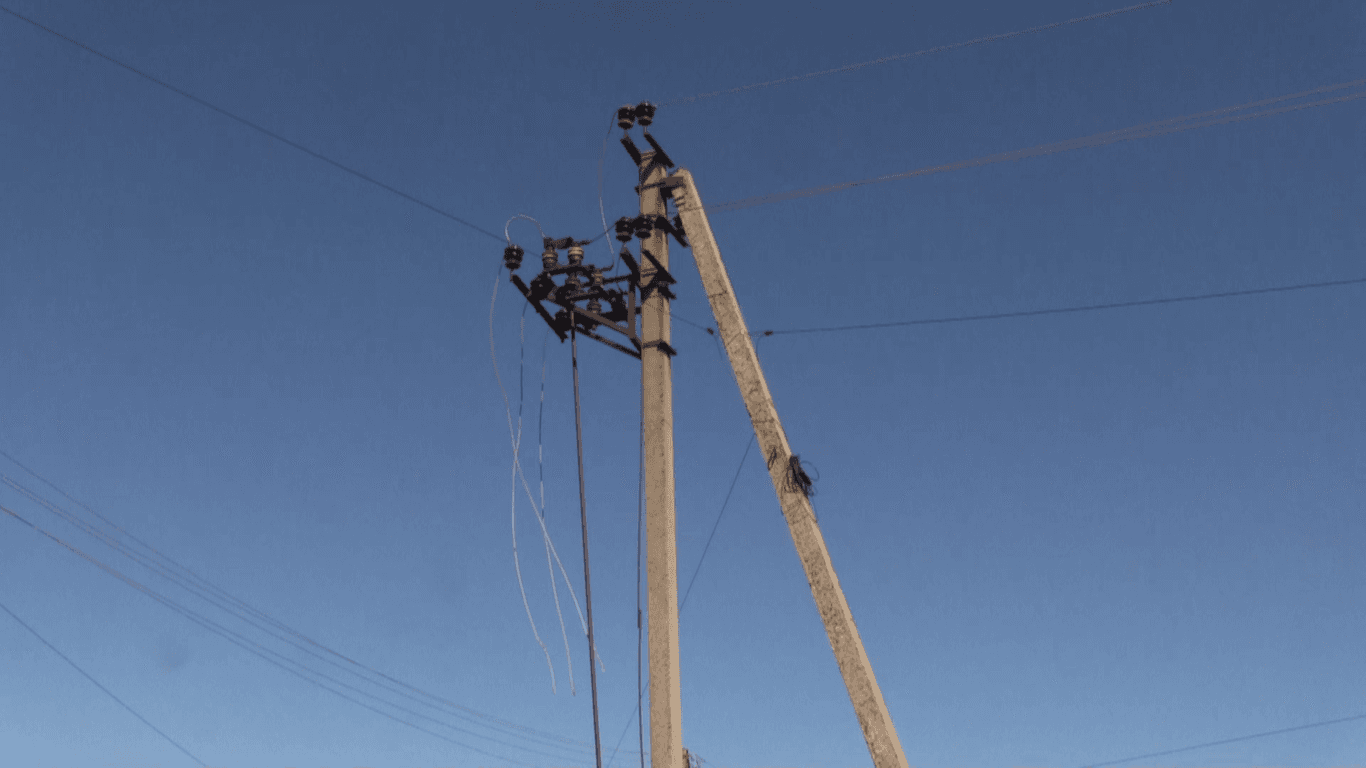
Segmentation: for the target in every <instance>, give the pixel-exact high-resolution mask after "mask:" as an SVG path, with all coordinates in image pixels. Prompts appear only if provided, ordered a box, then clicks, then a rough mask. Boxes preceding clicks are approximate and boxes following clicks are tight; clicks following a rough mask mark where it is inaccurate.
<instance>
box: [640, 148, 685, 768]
mask: <svg viewBox="0 0 1366 768" xmlns="http://www.w3.org/2000/svg"><path fill="white" fill-rule="evenodd" d="M661 155H662V153H658V152H642V153H641V154H640V161H639V163H638V168H639V170H640V213H641V215H642V216H650V217H653V216H663V215H664V213H665V208H664V194H665V193H664V190H663V189H661V188H660V187H659V186H658V185H659V183H660V182H661V181H662V180H663V179H664V176H665V173H666V168H665V166H664V165H663V163H662V162H661V160H662V158H661ZM641 248H642V250H643V251H648V252H649V253H650V254H651V255H653V256H654V260H655V261H656V262H658V266H659V268H662V269H664V270H668V268H669V241H668V236H667V234H666V233H665V232H664V230H662V229H655V230H653V232H652V234H650V236H649V237H647V238H644V239H643V240H642V241H641ZM658 271H659V270H658V269H656V267H655V266H653V265H652V264H651V263H650V260H649V259H647V258H645V257H644V254H642V258H641V265H640V273H641V282H642V284H648V283H649V282H650V281H651V279H652V278H653V277H654V276H655V275H656V273H657V272H658ZM665 290H667V288H665V289H664V290H653V291H651V292H650V293H649V295H648V296H646V297H645V298H644V300H643V301H642V302H641V310H640V312H641V317H640V340H641V350H640V366H641V372H640V387H641V420H642V429H643V430H644V435H643V439H644V441H645V540H646V550H645V553H646V554H645V562H646V571H647V574H646V584H647V586H646V596H647V600H648V615H649V623H648V625H647V626H648V630H649V645H648V648H649V658H650V663H649V667H650V764H651V766H652V767H653V768H686V766H684V764H683V715H682V711H681V706H682V698H681V695H680V691H679V665H678V539H677V536H676V534H675V527H676V526H675V518H674V415H673V361H672V359H671V358H672V355H673V348H672V347H670V346H669V341H670V333H669V331H670V328H669V299H668V296H666V295H665Z"/></svg>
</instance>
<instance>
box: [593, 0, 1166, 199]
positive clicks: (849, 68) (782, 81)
mask: <svg viewBox="0 0 1366 768" xmlns="http://www.w3.org/2000/svg"><path fill="white" fill-rule="evenodd" d="M1171 2H1172V0H1154V2H1150V3H1139V4H1138V5H1131V6H1129V7H1127V8H1116V9H1115V10H1113V11H1104V12H1102V13H1093V14H1091V15H1089V16H1079V17H1077V18H1075V19H1068V20H1066V21H1055V22H1053V23H1052V24H1044V25H1042V26H1038V27H1030V28H1029V29H1021V30H1017V31H1015V32H1002V33H1000V34H997V35H987V36H986V37H979V38H976V39H974V40H967V41H964V42H961V43H951V44H949V45H940V46H935V47H934V48H926V49H925V50H923V51H915V52H914V53H898V54H895V55H892V56H883V57H882V58H880V59H873V60H872V61H862V62H859V63H857V64H845V65H844V66H840V67H835V68H833V69H822V70H820V71H818V72H808V73H807V74H805V75H793V76H792V77H782V78H779V79H777V80H766V81H764V82H762V83H752V84H750V85H742V86H739V87H736V88H728V89H726V90H722V91H711V92H708V93H699V94H697V95H696V96H685V97H683V98H680V99H671V100H669V101H665V102H663V103H661V104H660V106H661V107H668V106H673V105H675V104H688V103H691V102H694V101H700V100H702V99H710V98H712V97H714V96H729V95H730V94H732V93H742V92H744V91H753V90H757V89H759V88H771V87H773V86H775V85H786V84H787V83H796V82H800V81H802V80H811V79H812V78H817V77H824V76H826V75H837V74H840V73H843V72H853V71H855V70H859V69H863V68H865V67H872V66H876V65H878V64H889V63H891V62H894V61H905V60H906V59H913V58H916V57H919V56H928V55H929V54H931V53H943V52H944V51H952V50H954V49H956V48H967V47H968V46H972V45H981V44H982V43H994V42H996V41H998V40H1009V39H1010V38H1012V37H1021V36H1023V35H1032V34H1034V33H1036V32H1045V31H1047V30H1050V29H1057V28H1059V27H1066V26H1069V25H1072V24H1081V23H1082V22H1086V21H1096V20H1099V19H1107V18H1109V17H1111V16H1118V15H1120V14H1121V13H1129V12H1131V11H1142V10H1145V9H1147V8H1153V7H1155V6H1159V5H1171ZM599 186H601V184H599Z"/></svg>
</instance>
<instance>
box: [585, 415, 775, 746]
mask: <svg viewBox="0 0 1366 768" xmlns="http://www.w3.org/2000/svg"><path fill="white" fill-rule="evenodd" d="M642 429H643V427H642ZM753 447H754V435H750V436H749V442H747V443H745V452H744V453H743V454H741V456H740V466H738V467H736V468H735V477H734V478H733V479H732V480H731V481H730V488H729V489H728V490H727V491H726V498H725V499H724V500H722V501H721V511H720V512H718V513H717V514H716V522H715V523H713V524H712V526H711V535H709V536H707V544H706V546H704V547H702V554H701V556H699V557H698V558H697V565H696V566H694V567H693V572H692V578H691V579H689V580H688V588H687V589H686V590H684V592H683V599H682V600H681V601H680V602H679V604H678V610H679V612H680V613H682V611H683V607H684V606H685V605H687V604H688V595H690V594H692V585H693V582H695V581H697V574H698V573H700V572H701V571H702V561H703V560H705V559H706V557H707V550H708V549H711V540H712V538H713V537H715V536H716V529H717V528H718V527H720V525H721V516H722V515H724V514H726V505H728V504H729V503H730V496H731V494H732V493H734V492H735V484H736V483H737V482H739V480H740V472H741V470H743V469H744V468H745V459H747V458H749V449H750V448H753ZM644 451H645V444H644V436H643V433H642V437H641V474H642V475H643V474H644V472H645V469H644V461H645V459H644ZM643 482H644V481H643V480H642V483H643ZM636 497H637V501H639V497H640V492H639V491H637V493H636ZM636 516H637V518H638V519H637V526H638V527H637V530H636V629H637V631H639V629H640V530H639V525H640V519H639V518H642V517H643V516H644V513H643V512H642V511H640V510H637V513H636ZM636 648H637V651H639V648H640V639H639V638H637V640H636ZM636 670H637V678H639V670H640V659H639V656H637V659H636ZM640 688H641V684H640V681H639V679H637V682H636V708H635V710H634V711H633V712H632V713H631V719H630V720H627V721H626V727H625V728H623V729H622V731H621V736H619V737H618V738H617V747H616V748H613V750H612V756H611V757H610V758H608V761H607V764H608V765H609V766H610V765H611V764H612V760H614V759H616V755H617V748H620V747H621V742H622V739H624V738H626V732H627V731H629V730H630V729H631V723H632V722H633V721H635V718H636V715H638V714H640V706H641V705H640ZM640 727H641V736H640V756H641V761H642V764H643V761H644V759H645V731H644V728H645V723H644V721H643V720H642V721H640Z"/></svg>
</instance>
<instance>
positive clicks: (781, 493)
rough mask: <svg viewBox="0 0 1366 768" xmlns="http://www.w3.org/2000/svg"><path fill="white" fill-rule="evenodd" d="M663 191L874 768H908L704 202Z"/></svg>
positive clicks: (690, 190)
mask: <svg viewBox="0 0 1366 768" xmlns="http://www.w3.org/2000/svg"><path fill="white" fill-rule="evenodd" d="M666 184H667V185H668V186H670V187H672V191H673V199H674V202H675V204H676V205H677V206H678V213H679V216H680V217H681V218H682V221H683V229H684V231H685V232H686V233H687V238H688V241H689V243H690V244H691V246H692V253H693V258H694V259H696V260H697V271H698V273H699V274H700V275H701V276H702V285H703V287H704V288H705V289H706V291H707V298H708V299H709V300H710V301H711V309H712V313H713V314H714V315H715V316H716V328H717V331H718V332H719V333H720V334H721V341H722V342H724V343H725V346H726V354H727V355H728V356H729V357H730V364H731V368H732V369H733V370H734V371H735V381H736V383H738V384H739V385H740V394H741V396H742V397H743V398H744V401H745V408H746V409H747V410H748V411H749V418H750V420H751V421H752V422H754V434H755V436H756V438H757V439H758V442H759V446H760V447H761V448H762V449H763V453H764V457H765V458H766V459H767V460H768V472H769V476H770V477H771V478H772V480H773V487H774V488H775V489H776V490H777V492H778V501H779V503H780V504H781V505H782V508H783V516H784V517H785V518H787V526H788V530H790V531H791V532H792V542H793V543H794V544H796V545H797V554H798V556H799V557H800V558H801V561H802V567H803V568H804V569H805V570H806V580H807V582H808V583H809V584H810V585H811V594H812V596H813V597H815V599H816V607H817V609H818V610H819V611H820V614H821V620H822V621H824V622H825V632H826V634H827V635H828V636H829V638H830V647H831V648H833V649H834V651H835V661H836V662H837V663H838V664H839V668H840V673H841V674H842V675H843V676H844V685H845V687H846V688H848V690H849V698H850V699H851V700H852V701H853V703H854V712H855V714H857V715H858V721H859V725H860V726H861V727H862V729H863V738H864V739H865V740H867V742H868V751H869V753H870V754H871V755H872V757H873V765H874V766H876V768H908V766H907V763H906V755H905V753H904V752H902V750H901V741H900V740H899V739H898V738H897V735H896V729H895V728H894V727H893V726H892V717H891V715H890V714H889V713H888V712H887V704H886V702H885V701H883V699H882V689H880V688H879V687H878V684H877V679H876V678H875V677H874V676H873V666H872V664H871V663H869V661H868V654H867V653H866V652H865V651H864V650H863V641H862V640H861V639H860V638H859V634H858V628H857V627H855V626H854V616H853V614H852V613H850V611H849V603H848V602H847V601H846V600H845V599H844V591H843V590H842V589H840V583H839V579H838V578H837V577H836V576H835V567H834V565H833V564H832V563H831V562H830V553H829V551H828V550H826V548H825V539H824V537H822V536H821V531H820V528H819V527H818V526H817V525H816V514H815V512H814V511H813V510H812V508H811V502H810V500H809V499H807V497H806V494H805V493H804V492H803V491H802V490H801V488H800V486H799V484H796V483H794V482H793V480H794V478H793V473H792V468H791V466H790V464H789V462H790V459H791V456H792V449H791V447H790V446H789V445H788V442H787V435H786V434H785V433H784V432H783V425H782V423H781V422H779V420H778V410H777V408H776V407H774V404H773V397H772V395H770V394H769V391H768V383H767V382H766V381H765V380H764V373H763V371H762V370H761V369H760V368H759V357H758V355H757V354H756V353H755V351H754V341H753V340H752V339H751V338H750V335H749V330H748V329H747V328H746V327H745V320H744V317H742V316H741V314H740V304H739V302H738V301H736V298H735V291H734V290H733V289H732V288H731V284H730V277H729V275H727V274H726V267H725V265H724V264H723V263H722V261H721V252H720V250H719V249H718V248H717V247H716V238H715V236H714V235H713V234H712V231H711V224H710V223H709V222H708V221H707V215H706V212H705V211H704V210H703V208H702V198H701V197H700V196H699V195H698V194H697V187H696V186H694V184H693V178H692V174H690V173H688V172H687V171H686V170H684V169H682V168H680V169H678V170H677V171H675V172H674V173H673V174H671V175H670V177H669V180H668V181H667V182H666Z"/></svg>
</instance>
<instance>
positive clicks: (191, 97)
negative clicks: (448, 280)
mask: <svg viewBox="0 0 1366 768" xmlns="http://www.w3.org/2000/svg"><path fill="white" fill-rule="evenodd" d="M0 11H4V12H5V13H8V14H9V15H11V16H13V17H14V18H16V19H19V20H20V21H23V22H27V23H28V24H32V25H33V26H35V27H37V28H38V29H41V30H43V31H44V32H47V33H48V34H50V35H53V36H55V37H59V38H61V39H62V40H65V41H66V42H68V43H71V44H72V45H75V46H77V47H79V48H83V49H85V50H86V51H88V52H90V53H93V54H95V55H96V56H99V57H100V58H101V59H104V60H105V61H108V62H109V63H111V64H114V65H117V66H119V67H122V68H124V69H126V70H128V71H129V72H132V73H133V74H135V75H137V76H138V77H141V78H143V79H144V80H148V81H150V82H153V83H156V84H157V85H159V86H161V87H162V88H165V89H166V90H168V91H171V92H172V93H174V94H176V95H179V96H183V97H185V98H187V99H189V100H190V101H193V102H194V103H196V104H199V105H200V106H203V107H207V108H209V109H211V110H213V111H214V112H217V113H218V114H220V115H223V116H224V117H227V118H229V119H232V120H236V121H237V122H239V123H241V124H242V125H245V126H247V127H248V128H251V129H252V130H254V131H258V132H260V133H262V134H265V135H266V136H269V137H270V138H272V139H275V140H276V141H279V142H281V143H283V144H286V145H288V146H291V147H293V148H294V149H297V150H299V151H300V152H303V153H304V154H306V155H309V156H310V157H313V158H316V159H318V160H321V161H323V162H324V163H327V164H328V165H331V166H332V167H334V168H337V169H338V170H341V171H345V172H346V173H349V174H351V175H352V176H355V177H356V178H358V179H360V180H362V181H365V182H368V183H370V184H374V185H375V186H377V187H379V188H380V189H383V190H385V191H387V192H392V193H393V194H395V195H398V196H399V197H401V198H403V199H404V200H407V201H409V202H411V203H416V204H418V205H420V206H422V207H423V208H426V209H427V210H429V211H431V212H432V213H435V214H437V215H440V216H444V217H446V218H448V219H450V220H451V221H454V222H456V223H457V224H463V225H465V226H467V227H469V228H470V229H473V230H474V231H476V232H482V233H483V234H485V235H488V236H489V237H491V238H493V239H495V240H502V238H500V237H498V235H495V234H494V233H492V232H490V231H488V230H487V229H484V228H483V227H480V226H478V225H477V224H472V223H470V222H468V221H466V220H464V219H462V218H460V217H459V216H456V215H455V214H453V213H451V212H450V211H446V210H442V209H441V208H438V207H436V206H435V205H432V204H431V203H429V202H427V201H425V200H422V199H420V198H417V197H415V196H413V195H410V194H408V193H407V192H404V191H403V190H401V189H397V188H395V187H392V186H390V185H388V184H385V183H384V182H382V181H380V180H378V179H376V178H374V177H373V176H369V175H366V174H365V173H363V172H361V171H358V170H356V169H355V168H352V167H350V166H348V165H343V164H342V163H340V162H338V161H336V160H333V159H332V158H330V157H327V156H326V155H324V154H322V153H320V152H317V151H315V150H312V149H309V148H308V147H306V146H304V145H302V144H300V143H298V142H297V141H291V140H289V139H287V138H285V137H284V136H281V135H280V134H278V133H276V132H274V131H272V130H270V129H269V128H266V127H264V126H262V125H260V124H259V123H254V122H252V121H251V120H248V119H247V118H245V117H242V116H240V115H237V114H234V113H232V112H229V111H228V110H226V109H224V108H222V107H220V106H218V105H216V104H212V103H210V102H208V101H205V100H204V99H201V98H199V97H198V96H196V95H194V94H193V93H190V92H189V91H186V90H183V89H181V88H177V87H176V86H174V85H171V84H170V83H168V82H166V81H165V80H161V79H159V78H157V77H154V76H152V75H150V74H148V73H146V72H144V71H142V70H140V69H138V68H137V67H134V66H133V65H131V64H128V63H126V62H123V61H120V60H118V59H116V58H114V57H113V56H110V55H109V54H107V53H103V52H101V51H97V50H95V49H94V48H92V47H90V46H89V45H86V44H85V43H82V42H81V41H79V40H76V39H74V38H72V37H68V36H67V35H64V34H62V33H61V32H58V31H57V30H55V29H53V28H52V27H49V26H46V25H44V24H42V23H40V22H38V21H36V20H34V19H30V18H29V17H27V16H25V15H23V14H21V13H18V12H16V11H14V10H12V9H10V8H6V7H5V6H3V5H0Z"/></svg>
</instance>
